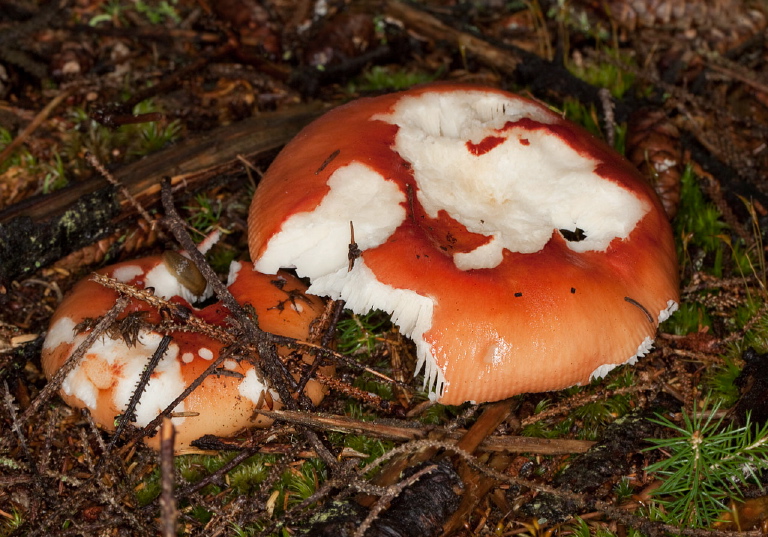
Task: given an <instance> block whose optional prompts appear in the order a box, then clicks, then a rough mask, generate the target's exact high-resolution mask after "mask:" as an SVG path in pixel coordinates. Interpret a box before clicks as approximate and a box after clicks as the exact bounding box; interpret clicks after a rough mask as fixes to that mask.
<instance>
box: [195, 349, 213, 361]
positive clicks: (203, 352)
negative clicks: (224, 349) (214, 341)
mask: <svg viewBox="0 0 768 537" xmlns="http://www.w3.org/2000/svg"><path fill="white" fill-rule="evenodd" d="M197 354H198V356H200V358H202V359H203V360H213V351H212V350H211V349H208V348H206V347H200V348H199V349H198V350H197Z"/></svg>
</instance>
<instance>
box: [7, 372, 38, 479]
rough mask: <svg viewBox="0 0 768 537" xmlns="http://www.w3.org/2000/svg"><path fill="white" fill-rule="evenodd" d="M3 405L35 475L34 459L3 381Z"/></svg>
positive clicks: (11, 398) (9, 392) (11, 397)
mask: <svg viewBox="0 0 768 537" xmlns="http://www.w3.org/2000/svg"><path fill="white" fill-rule="evenodd" d="M3 403H5V408H6V410H8V414H9V416H10V417H11V429H13V432H14V434H15V435H16V438H18V440H19V445H20V446H21V450H22V451H23V452H24V456H25V457H26V458H27V460H28V461H29V464H30V468H32V469H33V470H34V471H35V474H37V473H38V469H37V467H36V465H35V464H34V463H33V461H34V459H33V458H32V452H31V451H29V446H28V445H27V438H26V437H25V436H24V431H22V430H21V424H20V423H19V420H18V419H17V416H18V414H16V405H14V404H13V396H12V395H11V391H10V390H9V389H8V382H6V381H5V380H3ZM38 477H39V476H38Z"/></svg>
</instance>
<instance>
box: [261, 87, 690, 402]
mask: <svg viewBox="0 0 768 537" xmlns="http://www.w3.org/2000/svg"><path fill="white" fill-rule="evenodd" d="M350 222H351V223H352V225H353V227H354V241H352V240H351V238H350ZM249 242H250V249H251V256H252V258H253V259H254V265H255V267H256V269H257V270H259V271H262V272H266V273H274V272H276V271H277V270H278V269H280V268H281V267H283V268H287V267H291V268H295V269H296V271H297V273H298V274H299V276H306V277H309V278H310V279H311V282H312V284H311V286H310V288H309V292H310V293H314V294H318V295H326V296H330V297H332V298H334V299H342V300H345V301H346V304H347V307H348V308H350V309H351V310H353V311H355V312H357V313H363V312H366V311H368V310H370V309H373V308H378V309H381V310H385V311H387V312H389V313H390V314H391V315H392V319H393V321H394V322H395V323H396V324H398V325H399V326H400V329H401V331H402V332H403V333H405V334H406V335H409V336H410V337H411V338H412V339H413V340H414V341H415V343H416V348H417V353H418V359H419V369H420V368H421V366H424V369H425V375H424V376H425V386H426V387H428V388H429V389H430V390H431V391H433V392H434V396H435V398H437V399H439V400H440V401H441V402H443V403H446V404H458V403H462V402H464V401H470V400H471V401H476V402H483V401H493V400H498V399H503V398H506V397H509V396H512V395H515V394H519V393H526V392H539V391H546V390H557V389H561V388H565V387H567V386H571V385H574V384H579V383H586V382H588V381H589V380H590V379H592V378H595V377H602V376H604V375H605V374H606V373H607V372H608V371H609V370H610V369H612V368H613V367H615V366H617V365H619V364H622V363H626V362H629V363H634V362H635V361H636V360H637V358H638V357H641V356H643V355H644V354H646V353H647V352H648V351H649V349H650V348H651V346H652V338H653V337H654V335H655V333H656V330H657V327H658V325H659V323H661V322H662V321H664V320H665V319H666V318H667V317H669V315H670V314H671V313H672V312H674V311H675V310H676V309H677V301H678V296H679V290H678V274H677V260H676V254H675V247H674V243H673V238H672V232H671V229H670V225H669V222H668V221H667V219H666V217H665V215H664V211H663V209H662V207H661V204H660V203H659V200H658V198H657V197H656V195H655V194H654V192H653V190H652V189H651V188H650V186H649V185H648V184H646V182H645V181H644V179H643V178H642V176H641V175H640V174H639V173H638V171H637V170H636V169H635V168H633V167H632V166H631V165H630V164H629V163H628V162H627V161H626V160H625V159H624V158H622V157H621V156H619V155H618V154H616V153H615V152H614V151H613V150H611V149H610V148H609V147H608V146H607V145H606V144H604V143H603V142H602V141H600V140H598V139H597V138H595V137H593V136H592V135H590V134H589V133H587V132H586V131H584V130H583V129H581V128H580V127H578V126H576V125H574V124H572V123H571V122H569V121H566V120H565V119H563V118H562V117H561V116H559V115H558V114H555V113H553V112H552V111H550V110H548V109H547V108H546V107H544V106H542V105H540V104H538V103H536V102H533V101H530V100H528V99H524V98H522V97H519V96H517V95H513V94H510V93H507V92H504V91H500V90H496V89H489V88H484V87H478V86H465V85H456V84H438V85H429V86H423V87H419V88H416V89H412V90H409V91H405V92H401V93H394V94H390V95H384V96H381V97H376V98H370V99H360V100H357V101H354V102H352V103H349V104H347V105H344V106H341V107H339V108H337V109H335V110H333V111H331V112H329V113H327V114H326V115H325V116H323V117H321V118H320V119H318V120H317V121H315V122H314V123H312V124H311V125H309V126H308V127H306V128H305V129H304V130H303V131H302V132H300V133H299V134H298V136H296V138H295V139H294V140H293V141H292V142H291V143H289V144H288V145H287V146H286V147H285V149H284V150H283V151H282V152H281V154H280V155H279V156H278V157H277V159H276V160H275V161H274V163H273V164H272V165H271V167H270V168H269V170H268V171H267V173H266V174H265V176H264V178H263V179H262V181H261V183H260V184H259V186H258V188H257V190H256V194H255V197H254V199H253V202H252V205H251V209H250V216H249ZM352 242H354V243H356V255H355V256H352V255H351V254H350V251H351V250H350V244H351V243H352ZM358 253H359V256H358V255H357V254H358Z"/></svg>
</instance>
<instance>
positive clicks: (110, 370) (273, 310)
mask: <svg viewBox="0 0 768 537" xmlns="http://www.w3.org/2000/svg"><path fill="white" fill-rule="evenodd" d="M98 272H99V273H100V274H104V275H107V276H109V277H111V278H114V279H116V280H118V281H120V282H122V283H125V284H129V285H132V286H134V287H136V288H138V289H143V288H147V287H153V288H154V293H155V295H156V296H159V297H162V298H165V299H167V300H169V301H171V302H176V303H178V304H181V305H184V306H185V307H187V308H188V309H189V311H190V315H192V316H194V317H197V318H199V319H202V320H205V321H207V322H208V323H211V324H213V325H216V326H225V321H226V317H227V316H228V314H229V312H228V310H227V309H226V308H225V307H224V306H222V305H221V304H220V303H218V302H217V303H214V304H211V305H208V306H206V307H204V308H202V309H197V308H194V307H193V306H192V305H191V304H190V303H191V302H193V301H194V300H195V299H197V298H199V296H196V295H200V294H202V293H203V290H204V289H205V285H204V280H202V277H201V276H200V275H199V273H197V271H196V269H195V268H194V266H193V265H191V264H189V262H188V260H186V258H183V257H182V256H180V255H179V254H175V253H171V254H166V255H165V256H154V257H147V258H143V259H138V260H135V261H127V262H123V263H118V264H116V265H112V266H110V267H107V268H105V269H102V270H100V271H98ZM229 280H230V282H229V289H230V291H231V292H232V294H233V295H234V296H235V298H236V299H237V300H238V301H240V302H242V303H244V304H250V305H251V306H252V307H253V308H254V311H255V313H256V315H258V320H259V324H260V327H261V328H262V329H263V330H265V331H267V332H271V333H276V334H281V335H284V336H288V337H292V338H297V339H306V338H307V335H308V333H309V328H310V323H311V322H312V321H313V320H314V319H315V318H316V317H317V316H318V315H319V314H320V313H321V312H322V303H321V301H320V300H319V299H318V298H316V297H311V296H306V295H305V294H304V290H305V289H306V286H305V285H304V284H302V283H301V281H299V280H298V279H296V278H295V277H294V276H291V275H290V274H287V273H282V272H281V273H279V274H278V275H277V276H267V275H264V274H259V273H257V272H254V271H253V270H252V266H251V264H250V263H239V262H235V263H233V264H232V267H231V268H230V276H229ZM185 284H186V285H189V286H191V287H192V288H193V290H192V291H190V289H189V288H187V287H186V286H185ZM201 284H202V285H201ZM117 297H118V294H117V292H115V291H112V290H111V289H107V288H105V287H103V286H101V285H100V284H98V283H96V282H94V281H92V280H91V279H86V280H83V281H81V282H80V283H78V284H77V285H76V286H75V287H74V288H73V290H72V291H71V292H70V294H69V295H68V296H67V297H66V298H65V299H64V300H63V301H62V303H61V304H60V306H59V307H58V309H57V310H56V312H55V313H54V315H53V317H52V319H51V324H50V329H49V331H48V335H47V337H46V340H45V344H44V346H43V352H42V365H43V371H44V372H45V374H46V376H47V377H48V378H51V377H52V376H53V375H54V374H55V373H56V371H57V370H58V369H59V368H60V367H61V366H62V364H63V363H64V362H65V361H66V359H67V358H68V357H69V356H70V355H71V354H72V353H73V352H74V350H75V349H76V348H77V347H78V345H80V343H81V342H82V341H83V340H84V339H85V338H86V335H87V333H88V332H89V331H90V328H89V327H88V326H89V324H92V323H88V322H84V321H86V320H87V319H95V318H97V317H99V316H101V315H104V314H105V313H106V312H107V311H108V310H109V309H110V308H111V307H112V306H113V305H114V303H115V300H116V299H117ZM130 317H133V319H135V320H136V321H137V323H138V325H137V328H136V329H135V332H134V335H135V343H133V344H129V343H127V342H126V341H129V342H130V340H131V339H132V337H131V335H129V334H125V332H124V333H123V334H121V333H119V331H117V333H116V331H114V330H112V331H108V332H107V333H106V334H104V335H103V336H102V337H100V338H98V339H97V341H96V343H94V345H93V346H92V347H91V348H89V349H88V351H87V352H86V354H85V356H84V357H83V359H82V360H81V361H80V363H79V364H78V365H77V366H76V367H75V369H74V370H72V371H71V372H70V373H69V374H68V375H67V377H66V378H65V379H64V382H63V384H62V387H61V392H60V393H61V396H62V398H63V399H64V400H65V401H66V402H67V403H68V404H69V405H71V406H73V407H76V408H88V409H89V410H90V411H91V414H92V415H93V418H94V420H95V421H96V423H98V424H99V425H101V426H102V427H104V428H106V429H108V430H114V428H115V425H114V423H115V417H116V416H118V415H119V414H122V413H123V412H125V410H126V408H127V406H128V403H129V400H130V398H131V395H132V394H133V392H134V390H135V389H136V385H137V382H138V380H139V378H140V375H141V373H142V370H143V369H144V367H145V366H146V365H147V362H148V360H149V359H150V358H151V357H152V355H153V354H154V352H155V350H156V349H157V348H158V345H159V344H160V341H161V339H162V338H163V334H169V335H170V336H171V337H172V342H171V343H170V345H169V347H168V349H167V351H166V353H165V355H164V356H163V358H162V359H161V360H160V362H159V364H158V366H157V368H156V369H155V370H154V372H153V374H152V377H151V379H150V381H149V384H148V385H147V388H146V390H145V391H144V392H143V393H142V395H141V398H140V399H139V404H138V407H137V408H136V422H135V424H136V425H137V426H139V427H143V426H145V425H146V424H148V423H149V422H150V421H152V420H153V419H154V418H155V417H156V416H157V415H158V414H159V413H160V412H161V411H162V410H164V409H165V408H166V407H167V406H168V405H169V404H170V403H171V402H173V401H174V400H175V399H176V398H177V397H178V396H179V395H180V394H181V393H182V392H183V391H184V390H185V389H186V388H187V387H188V386H189V385H190V384H191V383H192V382H193V381H194V380H195V379H197V378H198V377H199V376H200V375H201V374H202V373H203V371H205V370H206V369H207V368H208V366H209V365H210V364H211V362H212V361H213V360H215V359H217V358H218V356H219V353H220V352H221V351H222V349H223V348H224V347H225V344H224V343H222V342H221V341H219V340H217V339H214V338H212V337H209V336H207V335H204V334H201V333H197V332H193V331H187V330H184V329H183V328H182V327H179V328H178V329H171V330H170V331H167V330H161V329H160V328H158V327H157V326H156V325H157V324H159V323H160V322H161V320H162V315H161V314H160V313H159V312H158V311H157V310H156V309H154V308H152V307H150V306H149V305H147V304H146V303H145V302H143V301H141V300H138V299H132V300H131V302H130V304H129V305H128V307H127V308H126V309H125V310H124V311H123V313H122V314H121V315H120V316H119V317H118V323H119V322H120V321H123V320H125V319H127V318H130ZM118 326H119V324H118ZM282 352H283V353H284V352H285V351H284V350H283V351H282ZM306 359H307V360H309V358H306ZM326 373H328V371H326ZM305 393H307V394H308V395H309V397H310V398H311V399H312V400H313V401H314V402H315V403H318V402H319V401H320V400H321V399H322V397H323V388H322V387H321V386H320V385H319V384H318V383H317V382H315V381H310V382H309V383H308V384H307V386H306V388H305ZM272 404H274V406H275V407H278V408H279V407H280V402H279V396H278V395H277V393H276V392H274V391H273V390H271V389H270V387H269V386H268V385H266V383H265V381H264V379H262V378H260V376H259V374H258V373H257V371H256V369H255V368H254V366H253V365H252V363H250V361H249V360H246V359H238V357H237V356H234V357H233V358H232V359H225V360H224V361H223V362H222V364H221V368H220V370H219V373H218V374H214V375H210V376H208V377H206V378H205V380H204V381H203V382H202V384H201V385H200V386H198V387H197V388H196V389H195V390H194V391H192V393H191V394H190V395H189V396H188V397H187V398H186V399H184V401H183V402H181V403H180V404H179V405H178V406H177V407H176V408H175V409H174V411H175V412H177V413H181V412H183V413H184V416H182V417H174V418H173V420H172V421H173V423H174V425H175V426H176V430H177V433H176V448H177V451H179V452H181V451H185V450H186V449H187V448H188V447H189V444H190V442H191V441H193V440H195V439H196V438H198V437H200V436H203V435H205V434H213V435H219V436H229V435H232V434H234V433H236V432H237V431H239V430H240V429H243V428H244V427H249V426H266V425H268V424H269V423H270V420H267V419H266V418H264V417H262V416H258V415H256V416H254V410H256V409H258V408H263V407H266V406H270V405H272ZM157 442H158V441H157V437H155V438H153V439H150V440H149V441H148V443H149V444H150V445H153V446H156V445H157Z"/></svg>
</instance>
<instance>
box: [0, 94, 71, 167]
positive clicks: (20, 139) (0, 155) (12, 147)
mask: <svg viewBox="0 0 768 537" xmlns="http://www.w3.org/2000/svg"><path fill="white" fill-rule="evenodd" d="M67 97H69V91H63V92H61V93H59V94H58V95H57V96H56V97H54V98H53V99H52V100H51V102H49V103H48V104H47V105H46V106H45V108H43V109H42V110H41V111H40V113H39V114H37V115H36V116H35V118H34V119H33V120H32V122H31V123H30V124H29V125H27V126H26V128H25V129H24V130H23V131H21V133H20V134H19V135H18V136H17V137H16V138H14V139H13V141H12V142H11V143H10V144H8V145H7V146H6V147H5V149H3V150H2V152H0V163H2V162H3V161H5V159H7V158H8V157H9V156H11V153H13V152H14V151H16V148H17V147H19V146H20V145H21V144H23V143H24V140H26V139H27V138H29V136H30V135H31V134H32V133H33V132H35V130H36V129H37V128H38V127H39V126H40V125H41V124H42V123H43V121H45V120H46V119H47V118H48V116H49V115H50V114H51V112H53V110H54V109H55V108H56V107H57V106H59V105H60V104H61V102H62V101H63V100H64V99H66V98H67Z"/></svg>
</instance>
